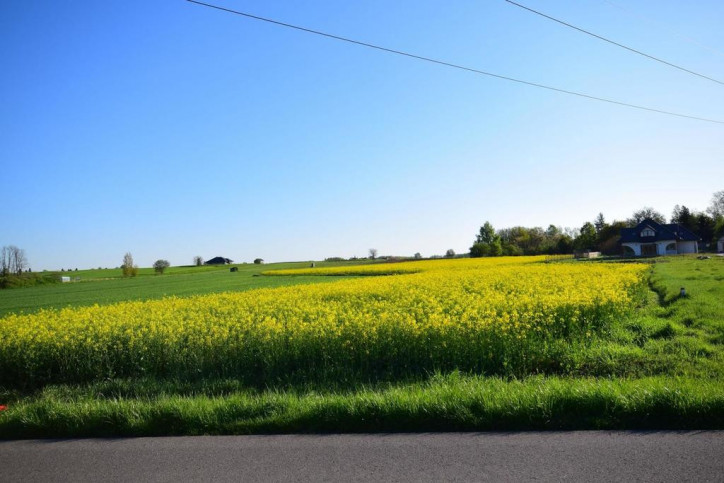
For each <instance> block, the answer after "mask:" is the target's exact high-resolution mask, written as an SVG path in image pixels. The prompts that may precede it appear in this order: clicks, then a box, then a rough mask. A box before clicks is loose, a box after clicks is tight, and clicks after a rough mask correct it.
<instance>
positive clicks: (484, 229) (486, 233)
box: [475, 221, 498, 244]
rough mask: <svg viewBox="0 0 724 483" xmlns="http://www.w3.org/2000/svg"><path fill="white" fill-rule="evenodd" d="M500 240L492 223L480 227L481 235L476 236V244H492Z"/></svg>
mask: <svg viewBox="0 0 724 483" xmlns="http://www.w3.org/2000/svg"><path fill="white" fill-rule="evenodd" d="M497 238H498V235H496V234H495V229H494V228H493V225H491V224H490V222H488V221H486V222H485V224H484V225H483V226H481V227H480V233H478V235H477V236H476V239H475V243H487V244H491V243H493V242H494V241H495V240H496V239H497Z"/></svg>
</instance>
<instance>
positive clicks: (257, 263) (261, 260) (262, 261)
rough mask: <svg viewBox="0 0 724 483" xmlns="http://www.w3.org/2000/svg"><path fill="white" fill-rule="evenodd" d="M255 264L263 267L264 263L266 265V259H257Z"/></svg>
mask: <svg viewBox="0 0 724 483" xmlns="http://www.w3.org/2000/svg"><path fill="white" fill-rule="evenodd" d="M254 263H255V264H256V265H261V264H262V263H264V259H263V258H255V259H254Z"/></svg>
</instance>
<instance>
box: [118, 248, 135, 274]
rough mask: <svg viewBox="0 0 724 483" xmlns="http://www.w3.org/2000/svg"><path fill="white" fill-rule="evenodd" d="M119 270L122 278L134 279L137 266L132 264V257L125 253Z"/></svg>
mask: <svg viewBox="0 0 724 483" xmlns="http://www.w3.org/2000/svg"><path fill="white" fill-rule="evenodd" d="M121 270H122V271H123V276H124V277H135V276H136V275H138V266H137V265H134V263H133V255H131V254H130V252H129V253H126V254H125V255H124V256H123V263H122V264H121Z"/></svg>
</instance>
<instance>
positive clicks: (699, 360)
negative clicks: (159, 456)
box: [0, 256, 724, 438]
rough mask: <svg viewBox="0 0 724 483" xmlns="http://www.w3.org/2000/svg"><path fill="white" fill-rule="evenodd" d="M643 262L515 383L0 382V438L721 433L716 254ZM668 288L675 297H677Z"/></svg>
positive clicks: (444, 379) (447, 378)
mask: <svg viewBox="0 0 724 483" xmlns="http://www.w3.org/2000/svg"><path fill="white" fill-rule="evenodd" d="M582 263H587V262H582ZM302 266H303V265H302ZM652 267H653V268H652V274H651V278H650V285H649V286H650V291H649V292H648V296H647V297H646V298H645V300H643V301H642V302H641V306H640V307H639V308H638V309H637V311H636V313H635V315H634V316H632V317H630V318H628V319H626V320H618V321H616V322H614V323H613V324H611V325H610V326H609V327H608V328H607V330H603V331H601V333H599V334H596V335H595V337H593V338H592V339H591V340H590V341H589V342H587V343H586V344H570V345H568V346H566V345H561V347H560V353H559V355H558V356H559V357H558V358H557V360H559V361H560V364H559V366H557V367H551V368H550V370H549V371H548V372H547V373H545V374H538V375H530V376H527V377H520V378H518V379H515V378H505V377H501V376H493V375H486V374H466V373H462V372H457V371H454V372H452V373H437V374H432V375H429V376H427V377H425V376H420V377H417V378H414V379H407V380H395V379H392V380H386V381H384V380H377V381H362V380H356V381H344V380H334V379H330V380H320V381H315V382H310V381H307V382H300V381H296V382H287V383H269V385H267V386H250V385H248V384H244V383H242V382H241V381H239V380H235V379H198V380H163V379H157V378H146V379H111V380H105V381H96V382H92V383H88V384H83V385H64V384H53V385H47V386H44V387H42V388H36V389H34V390H27V391H23V390H21V389H18V388H9V387H5V388H0V404H2V405H7V407H8V409H7V410H5V411H0V438H31V437H81V436H96V437H101V436H142V435H145V436H151V435H182V434H186V435H194V434H251V433H289V432H391V431H481V430H554V429H724V306H723V304H724V283H723V281H724V259H723V258H711V259H706V260H699V259H697V258H696V257H690V256H689V257H686V256H681V257H667V258H664V259H657V260H655V263H653V264H652ZM258 268H259V269H260V270H261V269H262V268H261V267H258ZM263 269H268V267H263ZM212 273H213V272H212ZM224 273H228V270H226V271H225V272H224ZM229 275H235V274H229ZM169 278H170V277H169ZM255 278H257V279H269V280H284V279H285V277H255ZM290 278H292V279H293V280H295V281H299V280H302V279H303V278H302V277H290ZM313 278H315V281H319V280H324V279H328V278H332V277H313ZM681 287H685V288H686V293H687V294H686V296H680V295H679V294H680V289H681ZM20 290H23V289H20Z"/></svg>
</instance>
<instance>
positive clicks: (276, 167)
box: [0, 0, 724, 270]
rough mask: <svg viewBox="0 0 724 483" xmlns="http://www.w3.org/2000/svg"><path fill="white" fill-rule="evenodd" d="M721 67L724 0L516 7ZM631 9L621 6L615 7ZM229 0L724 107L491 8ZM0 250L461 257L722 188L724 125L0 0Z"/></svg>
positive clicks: (83, 10)
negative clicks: (522, 233) (512, 235)
mask: <svg viewBox="0 0 724 483" xmlns="http://www.w3.org/2000/svg"><path fill="white" fill-rule="evenodd" d="M520 3H524V4H525V5H527V6H529V7H531V8H534V9H537V10H540V11H543V12H545V13H547V14H549V15H551V16H554V17H557V18H560V19H562V20H565V21H567V22H570V23H572V24H574V25H577V26H579V27H581V28H585V29H588V30H591V31H593V32H595V33H597V34H600V35H602V36H605V37H608V38H611V39H613V40H615V41H618V42H620V43H623V44H626V45H628V46H630V47H632V48H636V49H638V50H641V51H644V52H646V53H648V54H650V55H654V56H656V57H660V58H662V59H665V60H667V61H669V62H672V63H675V64H678V65H681V66H683V67H686V68H688V69H690V70H693V71H696V72H699V73H702V74H705V75H707V76H710V77H713V78H716V79H719V80H724V29H722V28H721V25H722V24H723V23H724V3H722V2H719V1H713V0H712V1H701V2H696V3H693V4H690V3H682V2H676V1H643V0H636V1H630V2H623V0H611V1H607V0H587V1H583V2H579V1H573V0H566V1H542V0H527V1H525V2H523V1H521V2H520ZM624 3H625V5H626V6H625V7H623V5H624ZM217 4H218V5H221V6H224V7H227V8H231V9H235V10H241V11H245V12H248V13H251V14H254V15H259V16H264V17H270V18H274V19H276V20H279V21H283V22H287V23H291V24H296V25H300V26H304V27H308V28H311V29H316V30H321V31H325V32H328V33H331V34H335V35H340V36H344V37H349V38H353V39H357V40H360V41H364V42H368V43H372V44H378V45H382V46H385V47H389V48H393V49H398V50H403V51H407V52H410V53H414V54H418V55H423V56H427V57H432V58H436V59H440V60H444V61H448V62H452V63H456V64H461V65H465V66H469V67H473V68H476V69H480V70H485V71H489V72H493V73H496V74H500V75H505V76H510V77H514V78H520V79H523V80H527V81H530V82H536V83H540V84H546V85H551V86H555V87H558V88H562V89H567V90H573V91H578V92H583V93H586V94H591V95H595V96H600V97H605V98H611V99H616V100H619V101H622V102H628V103H633V104H640V105H644V106H648V107H653V108H658V109H663V110H669V111H675V112H681V113H684V114H690V115H694V116H700V117H705V118H713V119H719V120H724V85H721V84H717V83H714V82H711V81H708V80H706V79H701V78H698V77H695V76H692V75H690V74H687V73H684V72H681V71H677V70H675V69H672V68H670V67H667V66H664V65H662V64H659V63H656V62H653V61H651V60H648V59H645V58H643V57H641V56H638V55H635V54H632V53H631V52H627V51H624V50H622V49H619V48H616V47H614V46H612V45H609V44H606V43H604V42H601V41H599V40H596V39H593V38H591V37H588V36H585V35H583V34H581V33H578V32H575V31H573V30H570V29H567V28H565V27H563V26H561V25H558V24H555V23H553V22H551V21H549V20H545V19H543V18H541V17H539V16H536V15H533V14H531V13H529V12H526V11H524V10H522V9H520V8H517V7H515V6H513V5H510V4H509V3H506V2H504V1H502V0H482V1H481V0H477V1H459V2H453V3H444V2H430V1H414V2H413V1H399V2H387V1H365V2H329V1H321V0H320V1H317V0H308V1H303V2H259V1H242V0H223V1H222V0H219V1H218V2H217ZM0 61H1V62H2V66H3V75H2V76H0V105H2V109H0V146H2V149H0V167H1V171H0V172H1V173H2V186H3V195H4V196H3V203H2V205H1V207H0V220H1V221H2V223H1V225H0V246H2V245H10V244H12V245H16V246H18V247H21V248H23V249H25V251H26V254H27V257H28V259H29V262H30V266H31V267H32V268H33V269H34V270H41V269H60V268H76V267H78V268H90V267H98V266H102V267H114V266H118V265H120V263H121V261H122V258H123V255H124V253H126V252H131V253H132V254H133V255H134V258H135V260H136V263H138V264H139V265H140V266H150V265H151V264H152V263H153V262H154V261H155V260H157V259H159V258H164V259H167V260H169V261H170V262H171V264H172V265H184V264H190V263H191V262H192V259H193V257H194V256H196V255H201V256H203V257H204V258H207V259H208V258H211V257H214V256H217V255H220V256H225V257H228V258H232V259H234V260H235V261H238V262H242V261H251V260H253V259H254V258H257V257H261V258H264V259H265V260H267V261H286V260H310V259H321V258H325V257H331V256H344V257H349V256H354V255H356V256H365V255H366V254H367V252H368V249H369V248H376V249H378V250H379V253H380V254H397V255H412V254H413V253H415V252H420V253H422V254H423V255H424V256H429V255H434V254H443V253H444V252H445V251H446V250H447V249H449V248H452V249H454V250H455V251H456V252H465V251H466V250H467V248H468V247H469V246H470V244H471V243H472V241H473V239H474V235H475V233H476V232H477V230H478V228H479V227H480V225H482V224H483V223H484V222H485V221H486V220H488V221H490V222H491V223H492V224H493V225H494V226H495V227H496V228H504V227H509V226H514V225H524V226H543V227H546V226H548V225H549V224H555V225H559V226H563V227H580V226H581V225H582V224H583V223H584V222H586V221H589V220H593V219H594V217H595V216H596V215H597V214H598V213H599V212H603V214H604V216H605V217H606V218H607V219H608V220H613V219H624V218H626V217H628V216H630V214H631V213H632V212H633V211H635V210H637V209H639V208H641V207H643V206H653V207H654V208H656V209H658V210H659V211H661V212H663V213H664V214H665V215H666V216H670V214H671V211H672V209H673V207H674V205H676V204H685V205H687V206H688V207H690V208H692V209H696V210H704V209H706V207H707V206H708V205H709V202H710V200H711V196H712V194H713V193H714V192H716V191H720V190H722V189H724V125H721V124H712V123H705V122H700V121H694V120H687V119H681V118H676V117H671V116H664V115H660V114H654V113H649V112H644V111H637V110H633V109H628V108H624V107H619V106H614V105H609V104H605V103H600V102H594V101H588V100H584V99H580V98H576V97H571V96H566V95H563V94H560V93H555V92H550V91H545V90H541V89H536V88H533V87H529V86H524V85H519V84H515V83H512V82H506V81H503V80H499V79H494V78H490V77H486V76H481V75H475V74H472V73H467V72H463V71H460V70H455V69H451V68H446V67H442V66H439V65H434V64H431V63H426V62H421V61H417V60H413V59H409V58H404V57H400V56H396V55H391V54H388V53H383V52H379V51H375V50H371V49H367V48H363V47H360V46H355V45H350V44H346V43H342V42H337V41H333V40H329V39H326V38H322V37H318V36H314V35H309V34H304V33H301V32H297V31H293V30H288V29H284V28H280V27H277V26H273V25H269V24H265V23H262V22H258V21H253V20H249V19H246V18H243V17H240V16H237V15H231V14H228V13H223V12H219V11H215V10H211V9H209V8H206V7H202V6H198V5H195V4H192V3H189V2H186V1H183V0H158V1H154V2H148V1H136V0H129V1H124V2H120V1H105V2H91V1H73V0H68V1H64V2H40V1H32V0H30V1H18V0H11V1H6V2H3V3H2V6H0Z"/></svg>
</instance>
